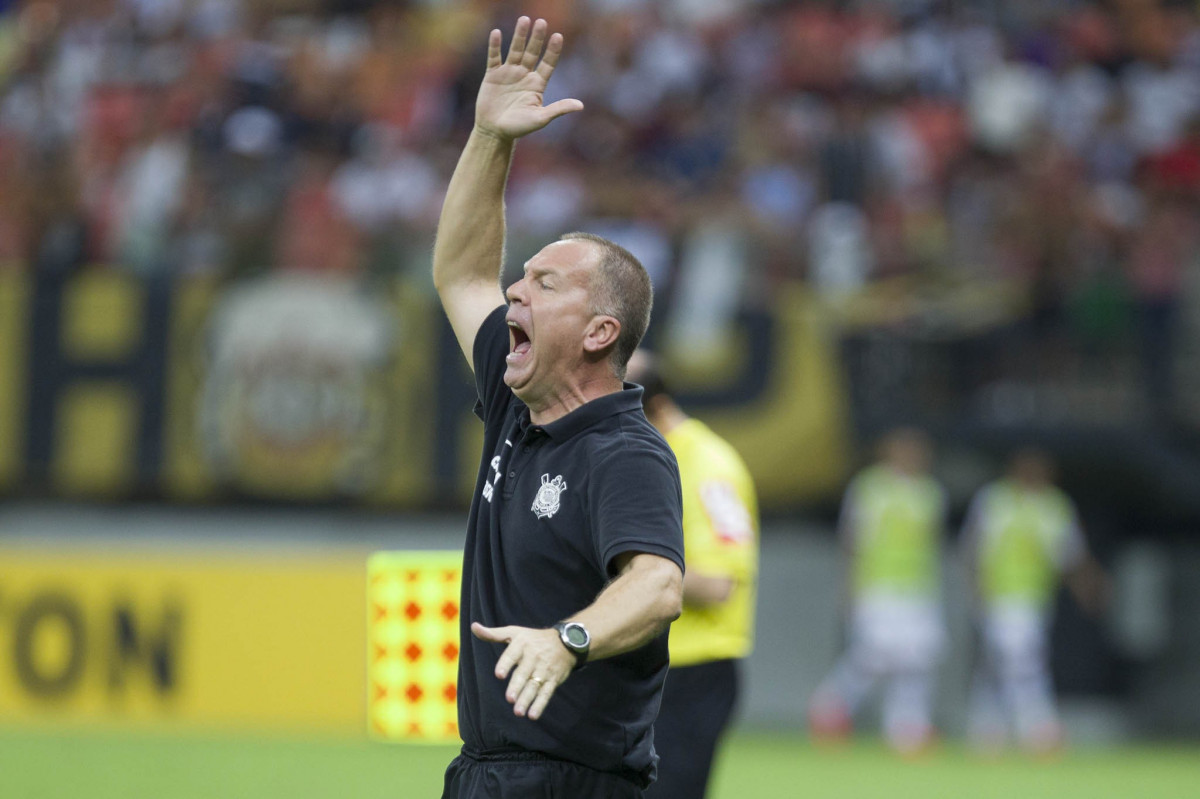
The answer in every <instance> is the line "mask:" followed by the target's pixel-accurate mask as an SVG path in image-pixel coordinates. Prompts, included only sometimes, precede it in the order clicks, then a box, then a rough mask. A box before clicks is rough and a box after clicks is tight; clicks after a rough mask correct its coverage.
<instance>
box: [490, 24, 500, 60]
mask: <svg viewBox="0 0 1200 799" xmlns="http://www.w3.org/2000/svg"><path fill="white" fill-rule="evenodd" d="M500 40H501V33H500V29H499V28H495V29H493V30H492V32H491V33H489V34H488V54H487V65H488V69H491V68H492V67H498V66H500Z"/></svg>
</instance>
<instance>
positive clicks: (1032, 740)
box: [962, 449, 1107, 753]
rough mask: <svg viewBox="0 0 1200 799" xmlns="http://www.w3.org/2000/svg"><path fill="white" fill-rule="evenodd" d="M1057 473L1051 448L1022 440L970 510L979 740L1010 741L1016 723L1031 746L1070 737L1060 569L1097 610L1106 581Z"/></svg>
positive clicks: (1053, 744)
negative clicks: (1052, 651) (1053, 661)
mask: <svg viewBox="0 0 1200 799" xmlns="http://www.w3.org/2000/svg"><path fill="white" fill-rule="evenodd" d="M1053 478H1054V464H1053V462H1052V461H1051V459H1050V457H1049V456H1048V455H1047V454H1046V453H1044V452H1042V451H1040V450H1037V449H1023V450H1020V451H1018V452H1017V453H1016V454H1014V455H1013V457H1012V459H1011V461H1010V463H1009V469H1008V474H1007V475H1006V476H1005V477H1003V478H1002V479H1000V480H997V481H995V482H993V483H990V484H988V485H985V486H984V487H983V488H981V489H980V490H979V492H978V493H977V494H976V495H975V498H974V499H973V500H972V502H971V506H970V508H969V510H968V512H967V519H966V522H965V524H964V528H963V534H962V545H963V551H964V555H965V557H966V560H967V567H968V571H969V572H970V574H971V583H972V587H973V589H974V592H975V595H976V597H977V600H978V605H977V607H978V611H979V616H980V618H979V622H980V626H981V632H982V636H981V639H982V653H981V656H980V658H979V660H978V665H977V667H976V670H975V675H974V678H973V681H972V685H971V699H970V703H969V706H968V737H969V739H970V740H971V742H972V743H973V744H974V745H975V746H976V747H978V748H981V749H986V750H994V749H997V748H999V747H1001V746H1003V745H1004V742H1005V738H1006V736H1007V732H1008V729H1009V728H1011V730H1012V732H1013V734H1014V735H1015V737H1016V739H1017V741H1018V742H1019V743H1020V744H1021V745H1022V746H1023V747H1024V748H1026V749H1027V750H1029V751H1031V752H1035V753H1045V752H1051V751H1054V750H1056V749H1057V748H1058V747H1059V746H1060V745H1061V744H1062V742H1063V730H1062V725H1061V723H1060V722H1059V718H1058V711H1057V708H1056V707H1055V701H1054V692H1053V687H1052V685H1051V681H1050V670H1049V664H1048V657H1047V650H1048V646H1047V643H1048V641H1047V639H1048V632H1049V628H1050V619H1051V611H1052V609H1053V606H1054V598H1055V593H1056V591H1057V589H1058V583H1059V578H1060V576H1061V577H1062V578H1064V579H1065V581H1066V584H1067V586H1068V588H1070V589H1071V592H1072V593H1073V595H1074V597H1075V599H1076V601H1077V602H1078V603H1079V604H1080V607H1081V608H1083V609H1084V611H1086V612H1089V613H1093V614H1094V613H1096V612H1098V611H1099V609H1100V608H1101V606H1102V604H1103V599H1104V596H1105V593H1106V590H1107V577H1106V576H1105V574H1104V572H1103V571H1102V570H1101V569H1100V567H1099V566H1098V565H1097V563H1096V561H1095V560H1094V559H1093V558H1092V556H1091V555H1090V554H1089V553H1088V549H1087V544H1086V542H1085V540H1084V535H1083V528H1082V526H1081V525H1080V523H1079V517H1078V514H1077V513H1076V512H1075V506H1074V505H1073V504H1072V502H1071V500H1070V498H1069V497H1067V495H1066V494H1065V493H1063V492H1062V491H1061V490H1060V489H1058V488H1057V487H1055V486H1054V484H1053Z"/></svg>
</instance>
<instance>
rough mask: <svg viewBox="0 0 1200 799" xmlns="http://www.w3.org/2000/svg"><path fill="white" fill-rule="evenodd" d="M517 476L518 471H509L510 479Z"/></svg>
mask: <svg viewBox="0 0 1200 799" xmlns="http://www.w3.org/2000/svg"><path fill="white" fill-rule="evenodd" d="M516 476H517V473H516V472H509V473H508V479H509V480H512V479H513V478H514V477H516Z"/></svg>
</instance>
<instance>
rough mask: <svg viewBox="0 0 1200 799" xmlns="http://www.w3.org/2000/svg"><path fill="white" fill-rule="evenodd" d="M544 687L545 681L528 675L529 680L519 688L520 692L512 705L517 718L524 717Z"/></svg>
mask: <svg viewBox="0 0 1200 799" xmlns="http://www.w3.org/2000/svg"><path fill="white" fill-rule="evenodd" d="M545 687H546V681H545V680H543V679H541V678H538V677H534V676H532V675H530V678H529V679H528V680H526V681H525V684H524V685H523V686H522V687H521V692H520V694H518V695H517V701H516V702H514V703H513V713H515V714H516V715H518V716H524V715H526V714H527V713H528V712H529V708H530V706H531V705H532V704H533V703H534V701H535V700H536V699H537V697H538V696H539V695H540V694H541V692H542V691H543V690H544V689H545Z"/></svg>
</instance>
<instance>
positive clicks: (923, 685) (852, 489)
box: [809, 428, 946, 754]
mask: <svg viewBox="0 0 1200 799" xmlns="http://www.w3.org/2000/svg"><path fill="white" fill-rule="evenodd" d="M931 460H932V449H931V446H930V443H929V440H928V438H927V437H926V436H925V435H924V434H923V433H922V432H920V431H919V430H915V429H909V428H902V429H897V430H894V431H892V432H890V433H889V434H887V435H886V436H884V438H883V439H882V441H881V442H880V445H879V460H878V462H877V463H876V464H874V465H872V466H870V467H868V468H866V469H864V470H863V471H862V472H860V473H859V474H858V475H857V476H855V478H854V479H853V480H852V481H851V483H850V486H849V487H848V488H847V490H846V496H845V499H844V501H843V503H842V514H841V519H840V522H839V529H838V533H839V535H840V537H841V539H842V544H843V547H844V548H845V550H846V553H847V559H848V570H849V574H848V576H847V586H848V588H849V591H850V620H849V621H850V627H849V631H848V633H849V644H848V646H847V648H846V652H845V653H844V654H843V655H842V657H841V658H840V659H839V660H838V662H837V664H836V665H835V666H834V668H833V670H832V671H831V672H830V673H829V675H828V676H827V677H826V678H825V679H824V680H823V681H822V683H821V685H820V686H819V687H818V688H817V690H816V692H815V693H814V695H813V697H812V700H811V703H810V705H809V725H810V727H811V729H812V733H813V735H814V737H815V738H817V739H818V740H828V739H834V738H841V737H844V736H846V735H848V734H849V732H850V730H851V726H852V723H853V719H854V717H855V715H856V714H857V713H858V712H859V710H860V709H861V707H862V706H863V704H864V703H865V701H866V699H867V698H868V696H869V695H870V694H871V692H872V691H873V689H874V688H875V687H876V685H878V684H881V683H882V684H883V688H884V694H883V732H884V737H885V738H886V740H887V742H888V744H889V745H890V746H891V747H892V748H893V749H895V750H896V751H898V752H900V753H902V754H915V753H918V752H920V751H922V750H923V749H924V748H925V747H927V746H928V745H929V743H930V742H931V741H932V740H933V734H934V730H933V722H932V704H933V685H934V672H935V670H936V667H937V663H938V660H939V659H940V656H941V653H942V650H943V648H944V644H945V632H944V627H943V624H942V618H941V552H942V539H943V538H944V533H945V517H946V496H945V492H944V491H943V489H942V487H941V485H940V484H939V483H938V482H937V481H936V480H935V479H934V478H933V477H932V476H931V475H930V473H929V467H930V463H931Z"/></svg>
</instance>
